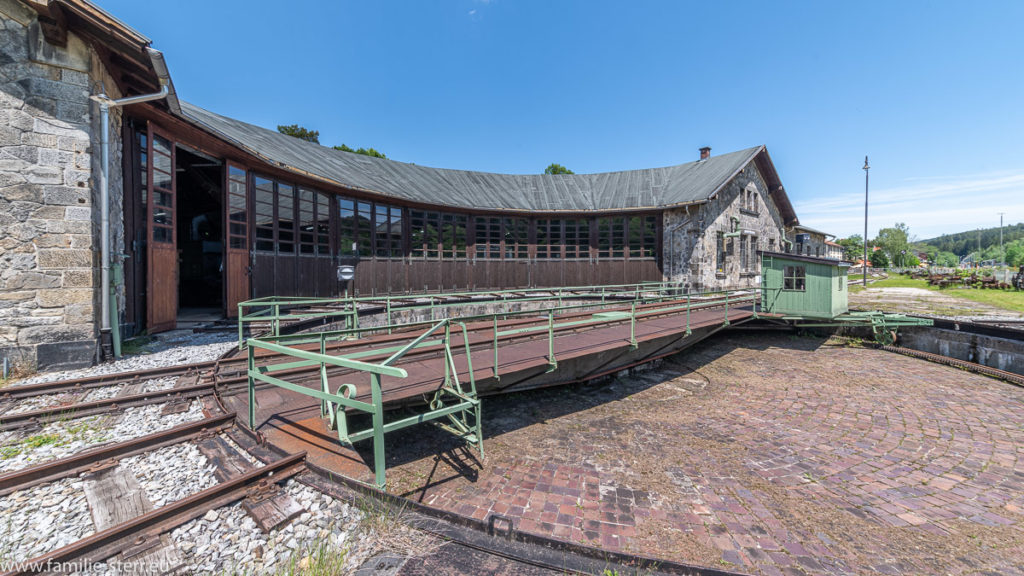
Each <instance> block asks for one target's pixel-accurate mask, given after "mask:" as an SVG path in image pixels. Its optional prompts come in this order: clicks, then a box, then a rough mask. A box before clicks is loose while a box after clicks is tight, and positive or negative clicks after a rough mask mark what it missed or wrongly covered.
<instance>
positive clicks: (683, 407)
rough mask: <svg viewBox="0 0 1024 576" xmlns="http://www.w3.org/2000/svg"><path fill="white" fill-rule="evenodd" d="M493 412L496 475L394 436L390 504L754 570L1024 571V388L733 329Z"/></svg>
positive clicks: (508, 400)
mask: <svg viewBox="0 0 1024 576" xmlns="http://www.w3.org/2000/svg"><path fill="white" fill-rule="evenodd" d="M484 412H485V428H484V432H485V436H487V437H488V438H489V439H488V440H487V442H486V443H485V448H486V452H487V460H486V465H485V466H483V467H481V466H480V463H479V462H478V461H477V460H476V459H475V457H474V455H473V454H472V453H470V452H468V451H467V450H465V449H463V448H461V447H459V446H458V445H457V444H455V443H454V442H452V441H449V440H447V439H446V438H445V437H444V436H443V435H442V434H441V433H439V432H435V431H431V430H428V429H425V430H416V429H412V430H411V431H407V432H406V433H404V434H399V435H396V437H394V438H392V439H391V442H389V450H391V452H389V467H390V468H389V470H388V476H389V482H390V483H391V486H392V488H391V489H392V491H395V492H399V493H402V494H405V495H407V496H409V497H411V498H414V499H418V500H422V501H423V502H425V503H428V504H430V505H433V506H438V507H441V508H445V509H449V510H453V511H455V512H458V513H461V514H465V515H468V516H472V517H475V518H480V519H483V518H485V517H487V516H488V515H490V514H502V515H506V516H510V517H512V518H514V519H515V524H516V526H517V528H518V529H520V530H524V531H529V532H533V533H537V534H543V535H547V536H553V537H556V538H561V539H565V540H571V541H574V542H580V543H584V544H589V545H594V546H599V547H602V548H605V549H607V550H615V551H619V550H623V551H630V552H635V553H642V554H645V555H650V556H656V557H661V558H665V559H672V560H678V561H684V562H691V563H697V564H703V565H706V566H713V567H716V568H724V569H729V570H735V571H739V572H747V573H753V574H767V575H773V574H848V573H864V574H876V573H882V574H936V573H942V574H946V573H952V574H979V573H980V574H989V573H990V574H1020V573H1024V571H1022V569H1021V568H1020V566H1024V461H1022V460H1021V456H1022V455H1024V390H1022V389H1020V388H1017V387H1014V386H1012V385H1009V384H1005V383H1001V382H998V381H995V380H991V379H989V378H986V377H983V376H977V375H973V374H969V373H966V372H961V371H959V370H956V369H952V368H948V367H944V366H939V365H935V364H931V363H928V362H925V361H922V360H917V359H912V358H907V357H903V356H899V355H895V354H891V353H887V352H882V351H875V350H867V349H859V348H847V347H839V346H831V345H828V344H827V343H825V342H824V341H823V340H821V339H812V338H796V337H788V336H782V335H777V336H766V335H763V334H761V335H757V336H744V335H734V336H728V337H723V338H719V339H716V340H714V341H713V342H710V343H707V344H704V345H701V346H699V347H698V348H695V349H693V350H691V351H689V352H686V353H684V354H681V355H679V356H676V357H675V358H673V359H672V360H671V361H669V362H666V363H664V364H662V365H661V366H660V367H658V368H657V369H655V370H652V371H648V372H643V373H639V374H634V375H631V376H625V377H621V378H619V379H618V380H616V381H614V382H613V383H612V384H610V385H606V386H604V387H598V386H592V387H579V388H560V389H552V390H548V391H539V392H532V393H524V394H519V395H515V396H508V397H502V398H491V399H487V400H485V401H484ZM391 446H401V448H399V449H397V450H395V449H392V448H391Z"/></svg>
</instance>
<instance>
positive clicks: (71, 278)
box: [64, 270, 94, 288]
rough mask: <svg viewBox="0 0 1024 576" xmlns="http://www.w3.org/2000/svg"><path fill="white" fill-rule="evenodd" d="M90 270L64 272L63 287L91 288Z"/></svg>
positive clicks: (91, 273)
mask: <svg viewBox="0 0 1024 576" xmlns="http://www.w3.org/2000/svg"><path fill="white" fill-rule="evenodd" d="M93 282H94V280H93V271H92V270H65V271H64V286H67V287H69V288H90V287H92V286H93Z"/></svg>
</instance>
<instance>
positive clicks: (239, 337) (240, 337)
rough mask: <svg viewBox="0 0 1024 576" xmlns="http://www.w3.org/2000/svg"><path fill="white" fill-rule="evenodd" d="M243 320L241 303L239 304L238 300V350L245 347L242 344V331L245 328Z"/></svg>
mask: <svg viewBox="0 0 1024 576" xmlns="http://www.w3.org/2000/svg"><path fill="white" fill-rule="evenodd" d="M243 320H244V318H242V304H241V302H239V304H238V349H239V350H241V349H243V348H244V347H245V346H244V344H245V336H243V332H244V331H245V328H244V323H243V322H242V321H243Z"/></svg>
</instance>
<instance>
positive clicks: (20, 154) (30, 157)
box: [4, 145, 39, 164]
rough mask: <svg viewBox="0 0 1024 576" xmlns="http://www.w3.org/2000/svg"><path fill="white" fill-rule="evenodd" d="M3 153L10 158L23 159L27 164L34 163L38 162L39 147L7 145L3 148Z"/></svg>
mask: <svg viewBox="0 0 1024 576" xmlns="http://www.w3.org/2000/svg"><path fill="white" fill-rule="evenodd" d="M4 154H6V155H8V156H9V157H11V158H17V159H19V160H24V161H25V162H28V163H29V164H36V163H38V162H39V148H38V147H36V146H24V145H20V146H8V147H6V148H4Z"/></svg>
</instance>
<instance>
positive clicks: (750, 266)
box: [715, 232, 775, 273]
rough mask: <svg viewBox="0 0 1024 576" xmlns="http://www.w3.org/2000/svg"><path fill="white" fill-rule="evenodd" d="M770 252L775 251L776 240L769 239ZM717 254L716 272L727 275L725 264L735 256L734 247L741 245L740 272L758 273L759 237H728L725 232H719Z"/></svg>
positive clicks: (749, 235)
mask: <svg viewBox="0 0 1024 576" xmlns="http://www.w3.org/2000/svg"><path fill="white" fill-rule="evenodd" d="M768 242H769V247H768V249H769V250H773V249H774V242H775V241H774V240H772V239H769V240H768ZM715 243H716V248H717V253H716V256H715V270H716V271H717V272H719V273H725V264H726V262H727V261H728V259H729V258H730V257H732V256H734V254H735V248H734V246H735V245H736V244H737V243H738V244H739V247H740V248H739V251H740V261H739V266H740V271H741V272H756V271H757V250H758V244H757V236H754V235H752V234H744V235H741V236H726V235H725V233H724V232H719V233H718V234H717V236H716V239H715Z"/></svg>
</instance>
